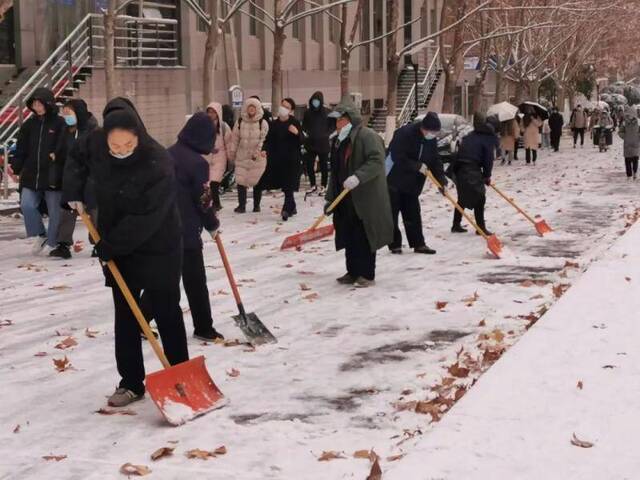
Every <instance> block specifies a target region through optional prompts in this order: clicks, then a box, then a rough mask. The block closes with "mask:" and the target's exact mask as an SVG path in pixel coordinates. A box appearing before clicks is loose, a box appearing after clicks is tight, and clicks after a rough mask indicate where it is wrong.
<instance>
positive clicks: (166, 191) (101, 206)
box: [65, 98, 182, 290]
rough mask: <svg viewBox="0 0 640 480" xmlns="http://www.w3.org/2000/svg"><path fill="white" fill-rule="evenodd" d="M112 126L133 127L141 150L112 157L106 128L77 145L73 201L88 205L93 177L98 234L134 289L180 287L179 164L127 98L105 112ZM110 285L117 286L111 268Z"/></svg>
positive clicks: (69, 189)
mask: <svg viewBox="0 0 640 480" xmlns="http://www.w3.org/2000/svg"><path fill="white" fill-rule="evenodd" d="M103 120H104V125H105V128H108V127H107V126H113V127H116V126H118V124H119V122H122V125H126V126H129V125H133V126H135V130H136V132H137V134H138V146H137V147H136V149H135V150H134V152H133V154H132V155H130V156H129V157H127V158H124V159H117V158H115V157H113V156H112V155H111V154H110V153H109V147H108V144H107V135H106V131H105V129H104V128H103V129H98V130H94V131H93V132H91V133H90V134H89V135H88V136H87V137H86V139H85V140H84V141H83V142H79V143H77V144H76V145H75V146H74V152H73V154H74V155H75V156H76V160H77V162H76V163H75V168H74V169H73V171H69V172H68V175H67V177H65V178H68V179H69V182H68V184H67V185H65V190H67V192H66V193H67V198H68V200H69V201H75V200H78V201H81V200H83V194H84V186H85V184H86V182H87V179H88V177H89V176H91V177H92V178H93V179H94V180H95V189H96V203H97V208H98V211H99V215H98V231H99V233H100V236H101V237H102V239H101V242H104V243H103V247H104V249H105V250H106V251H108V252H109V253H111V256H112V257H113V260H114V261H115V263H116V265H117V266H118V268H119V269H120V271H121V273H122V275H123V277H124V279H125V280H126V282H127V284H129V285H130V287H131V288H136V289H153V290H172V289H175V288H179V284H180V275H181V271H182V227H181V224H180V214H179V212H178V203H177V199H176V180H175V170H174V164H173V159H172V158H171V156H170V155H169V153H168V152H167V150H165V149H164V148H163V147H162V146H161V145H160V144H159V143H158V142H156V141H155V140H154V139H153V138H151V137H150V136H149V134H148V133H147V130H146V128H145V126H144V124H143V123H142V120H141V119H140V116H139V115H138V112H137V111H136V109H135V108H134V107H133V104H132V103H131V102H130V101H129V100H127V99H125V98H115V99H113V100H111V101H110V102H109V103H107V105H106V106H105V108H104V111H103ZM105 276H106V280H107V281H106V284H107V285H108V286H111V287H113V286H115V282H114V281H113V278H112V277H111V274H110V272H109V271H108V270H107V269H105Z"/></svg>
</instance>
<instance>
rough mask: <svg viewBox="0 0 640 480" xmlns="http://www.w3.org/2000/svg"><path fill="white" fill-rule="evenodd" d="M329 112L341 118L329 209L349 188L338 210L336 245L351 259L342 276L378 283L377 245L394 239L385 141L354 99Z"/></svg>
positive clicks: (352, 280)
mask: <svg viewBox="0 0 640 480" xmlns="http://www.w3.org/2000/svg"><path fill="white" fill-rule="evenodd" d="M329 117H332V118H335V119H336V131H337V134H336V136H335V137H334V138H333V139H332V141H331V152H330V155H331V172H330V176H329V186H328V188H327V194H326V196H325V198H326V201H327V204H326V205H325V211H326V208H327V207H328V206H329V205H330V204H331V202H333V200H334V199H335V198H336V197H337V196H338V195H340V193H341V192H342V191H343V190H344V189H346V190H349V193H348V194H347V196H346V197H345V198H344V199H343V200H342V201H341V202H340V204H339V205H338V206H337V208H336V209H335V210H334V212H333V213H334V216H333V224H334V226H335V229H336V250H342V249H344V250H345V257H346V264H347V273H346V274H345V275H343V276H342V277H340V278H338V279H337V280H338V283H340V284H343V285H355V286H356V287H368V286H371V285H373V284H374V283H375V270H376V252H377V250H379V249H380V248H382V247H384V246H386V245H388V244H389V243H391V242H392V241H393V220H392V217H391V203H390V201H389V191H388V188H387V179H386V175H385V169H384V160H385V151H384V143H383V141H382V138H381V137H380V136H379V135H378V134H377V133H376V132H374V131H373V130H371V129H370V128H367V127H365V126H363V125H362V117H361V116H360V112H359V111H358V109H357V108H356V107H355V105H354V104H353V103H352V102H351V101H350V100H342V101H341V102H340V104H338V105H337V106H336V108H335V109H334V111H333V112H332V113H331V114H329Z"/></svg>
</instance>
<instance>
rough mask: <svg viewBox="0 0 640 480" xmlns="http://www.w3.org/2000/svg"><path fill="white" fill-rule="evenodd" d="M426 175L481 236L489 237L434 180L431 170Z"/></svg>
mask: <svg viewBox="0 0 640 480" xmlns="http://www.w3.org/2000/svg"><path fill="white" fill-rule="evenodd" d="M426 175H427V177H428V178H429V180H431V181H432V182H433V184H434V185H435V186H436V187H437V188H439V189H440V190H442V191H443V193H444V196H445V197H447V200H449V201H450V202H451V204H452V205H453V206H454V207H455V209H456V210H458V211H459V212H460V213H461V214H462V216H463V217H464V218H466V219H467V222H469V223H470V224H471V225H472V226H473V228H475V229H476V232H478V233H479V234H480V235H482V237H483V238H484V239H485V240H489V237H488V236H487V234H486V233H484V232H483V231H482V229H481V228H480V227H478V225H477V224H476V222H474V221H473V219H472V218H471V216H470V215H469V214H468V213H467V212H465V211H464V208H462V207H461V206H460V205H458V202H456V201H455V200H454V199H453V197H452V196H451V195H450V194H449V192H447V191H446V190H444V189H443V188H442V185H441V184H440V182H439V181H438V180H436V177H434V176H433V173H431V171H429V170H427V173H426Z"/></svg>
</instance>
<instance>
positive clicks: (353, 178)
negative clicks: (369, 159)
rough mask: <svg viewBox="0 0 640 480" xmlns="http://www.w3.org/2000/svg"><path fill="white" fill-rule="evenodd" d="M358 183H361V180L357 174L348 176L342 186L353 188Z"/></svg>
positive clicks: (348, 188)
mask: <svg viewBox="0 0 640 480" xmlns="http://www.w3.org/2000/svg"><path fill="white" fill-rule="evenodd" d="M358 185H360V180H358V177H356V176H355V175H351V176H350V177H347V179H346V180H345V181H344V183H343V184H342V186H343V187H344V188H345V189H347V190H353V189H354V188H356V187H357V186H358Z"/></svg>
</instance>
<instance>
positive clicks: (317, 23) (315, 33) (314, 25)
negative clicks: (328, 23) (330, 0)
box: [311, 0, 324, 42]
mask: <svg viewBox="0 0 640 480" xmlns="http://www.w3.org/2000/svg"><path fill="white" fill-rule="evenodd" d="M316 3H317V4H318V5H322V0H316ZM314 6H315V5H314ZM323 19H324V12H322V13H316V14H315V15H312V16H311V40H313V41H314V42H320V41H321V40H322V20H323Z"/></svg>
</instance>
